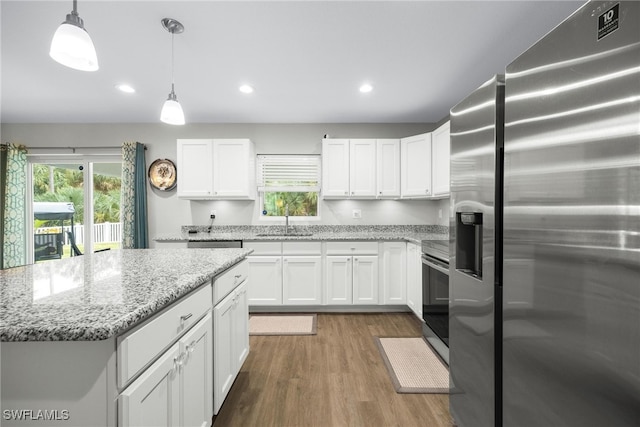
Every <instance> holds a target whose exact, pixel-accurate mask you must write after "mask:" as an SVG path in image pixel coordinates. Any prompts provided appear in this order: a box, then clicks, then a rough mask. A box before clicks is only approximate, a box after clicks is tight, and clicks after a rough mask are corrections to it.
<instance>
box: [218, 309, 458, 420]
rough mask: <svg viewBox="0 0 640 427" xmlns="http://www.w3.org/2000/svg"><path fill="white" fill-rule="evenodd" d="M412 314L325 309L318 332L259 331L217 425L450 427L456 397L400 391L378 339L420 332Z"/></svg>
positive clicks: (410, 335)
mask: <svg viewBox="0 0 640 427" xmlns="http://www.w3.org/2000/svg"><path fill="white" fill-rule="evenodd" d="M420 335H421V329H420V324H419V322H418V321H417V320H416V319H415V317H414V316H413V315H412V314H409V313H380V314H378V313H375V314H372V313H365V314H351V313H349V314H322V313H319V314H318V334H317V335H314V336H252V337H251V352H250V354H249V357H248V358H247V361H246V362H245V364H244V366H243V367H242V370H241V372H240V374H239V376H238V378H237V379H236V381H235V383H234V385H233V387H232V389H231V391H230V393H229V395H228V396H227V399H226V401H225V403H224V404H223V405H222V409H221V410H220V413H219V414H218V416H217V417H215V420H214V421H215V422H214V427H235V426H238V427H247V426H261V427H262V426H265V427H266V426H274V427H280V426H292V427H293V426H295V427H301V426H319V427H327V426H332V427H333V426H403V427H405V426H406V427H410V426H430V427H451V426H453V425H454V424H453V423H452V421H451V416H450V414H449V396H448V395H442V394H398V393H396V392H395V390H394V389H393V385H392V383H391V380H390V378H389V375H388V373H387V371H386V368H385V366H384V363H383V362H382V359H381V357H380V354H379V351H378V349H377V348H376V345H375V343H374V340H373V337H374V336H379V337H417V336H420Z"/></svg>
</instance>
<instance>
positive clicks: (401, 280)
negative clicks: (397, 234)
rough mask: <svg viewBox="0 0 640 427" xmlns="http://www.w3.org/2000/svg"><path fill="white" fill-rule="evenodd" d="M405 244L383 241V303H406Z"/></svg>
mask: <svg viewBox="0 0 640 427" xmlns="http://www.w3.org/2000/svg"><path fill="white" fill-rule="evenodd" d="M406 257H407V245H406V243H404V242H385V243H383V261H382V263H383V264H382V281H383V284H382V286H383V290H384V304H394V305H396V304H406V303H407V276H406V271H407V258H406Z"/></svg>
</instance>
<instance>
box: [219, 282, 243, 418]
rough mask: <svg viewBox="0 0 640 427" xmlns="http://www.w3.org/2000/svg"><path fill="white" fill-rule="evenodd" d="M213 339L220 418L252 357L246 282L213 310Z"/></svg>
mask: <svg viewBox="0 0 640 427" xmlns="http://www.w3.org/2000/svg"><path fill="white" fill-rule="evenodd" d="M214 286H215V282H214ZM213 336H214V341H213V353H214V354H213V358H214V364H213V366H214V368H213V371H214V372H213V413H214V414H217V413H218V411H219V410H220V407H221V406H222V403H223V402H224V399H225V398H226V397H227V394H228V393H229V390H231V386H232V385H233V381H234V380H235V379H236V376H237V375H238V372H240V368H241V367H242V364H243V363H244V361H245V359H246V358H247V355H248V354H249V311H248V304H247V282H246V281H245V282H243V283H242V284H240V285H239V286H238V287H237V288H236V289H234V290H233V291H232V292H231V293H230V294H229V295H227V296H226V297H225V298H224V299H222V301H220V302H218V303H217V304H216V305H215V307H214V308H213Z"/></svg>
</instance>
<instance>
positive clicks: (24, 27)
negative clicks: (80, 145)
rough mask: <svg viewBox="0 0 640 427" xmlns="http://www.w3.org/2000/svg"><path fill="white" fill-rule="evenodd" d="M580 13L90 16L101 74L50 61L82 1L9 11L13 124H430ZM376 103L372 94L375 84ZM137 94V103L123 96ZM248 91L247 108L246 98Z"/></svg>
mask: <svg viewBox="0 0 640 427" xmlns="http://www.w3.org/2000/svg"><path fill="white" fill-rule="evenodd" d="M582 4H583V2H582V1H542V2H536V1H496V2H487V1H410V2H403V1H388V2H384V1H375V2H374V1H280V2H272V1H257V2H249V1H98V0H80V1H79V2H78V12H79V15H80V17H81V18H82V19H84V23H85V28H86V29H87V31H88V32H89V34H90V35H91V37H92V39H93V42H94V44H95V46H96V50H97V52H98V61H99V63H100V69H99V70H98V71H96V72H93V73H88V72H82V71H75V70H72V69H69V68H66V67H64V66H62V65H59V64H58V63H56V62H54V61H53V60H52V59H51V58H49V55H48V51H49V45H50V43H51V37H52V36H53V33H54V32H55V30H56V28H57V27H58V25H59V24H60V23H61V22H62V21H63V20H64V19H65V15H66V14H67V13H69V12H70V11H71V8H72V1H71V0H65V1H62V2H61V1H57V0H48V1H26V0H20V1H6V0H2V1H1V2H0V13H1V22H2V27H1V31H2V34H1V36H2V51H1V58H2V64H1V66H2V69H1V71H2V76H1V78H2V87H1V95H2V105H1V108H2V109H1V110H0V112H1V115H2V117H1V119H2V122H3V123H98V122H101V123H120V122H127V123H157V122H158V121H159V115H160V109H161V107H162V103H163V102H164V100H165V99H166V97H167V94H168V93H169V90H170V83H171V62H170V53H171V36H170V35H169V33H168V32H167V31H166V30H165V29H164V28H162V26H161V24H160V20H161V19H162V18H165V17H170V18H174V19H177V20H179V21H180V22H182V24H184V26H185V32H184V33H183V34H180V35H176V36H175V58H176V69H175V83H176V93H177V95H178V100H179V101H180V103H181V104H182V106H183V108H184V111H185V116H186V120H187V122H188V123H189V122H190V123H410V122H416V123H430V122H437V121H439V120H441V119H442V118H444V117H445V116H446V115H447V114H448V111H449V109H450V108H451V107H452V106H453V105H455V104H456V103H457V102H458V101H459V100H461V99H462V98H463V97H464V96H465V95H466V94H467V93H469V92H470V91H472V90H473V89H475V88H476V87H478V86H479V85H480V84H482V83H483V82H485V81H486V80H488V79H489V78H490V77H491V76H492V75H494V74H496V73H500V72H504V68H505V66H506V65H507V64H508V63H509V62H511V61H512V60H513V59H515V58H516V57H517V56H518V55H519V54H520V53H522V52H523V51H524V50H526V49H527V48H528V47H529V46H531V45H532V44H533V43H535V42H536V40H538V39H539V38H540V37H542V36H543V35H544V34H546V33H547V32H548V31H549V30H551V29H552V28H553V27H555V26H556V25H557V24H559V23H560V22H561V21H563V20H564V19H565V18H566V17H568V16H569V15H570V14H571V13H572V12H573V11H575V10H576V9H578V8H579V7H580V6H581V5H582ZM365 81H366V82H370V83H371V84H372V85H373V86H374V90H373V92H371V93H369V94H361V93H360V92H359V91H358V87H359V86H360V84H361V83H363V82H365ZM123 82H126V83H129V84H130V85H132V86H134V87H135V89H136V90H137V92H136V93H135V94H132V95H127V94H124V93H121V92H119V91H117V90H116V89H115V87H114V86H115V85H116V84H118V83H123ZM243 83H249V84H251V85H253V86H254V87H255V92H254V93H253V94H251V95H245V94H242V93H240V92H239V91H238V86H239V85H240V84H243Z"/></svg>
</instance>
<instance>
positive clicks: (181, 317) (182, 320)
mask: <svg viewBox="0 0 640 427" xmlns="http://www.w3.org/2000/svg"><path fill="white" fill-rule="evenodd" d="M191 316H193V313H189V314H183V315H182V316H180V323H182V322H184V321H186V320H189V319H190V318H191Z"/></svg>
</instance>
